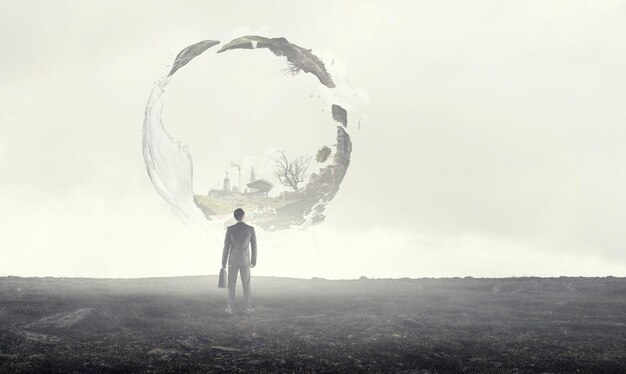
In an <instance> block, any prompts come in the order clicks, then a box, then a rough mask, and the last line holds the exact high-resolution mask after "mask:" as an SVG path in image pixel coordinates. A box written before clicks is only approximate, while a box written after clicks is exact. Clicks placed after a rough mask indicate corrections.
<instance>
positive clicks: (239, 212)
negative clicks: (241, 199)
mask: <svg viewBox="0 0 626 374" xmlns="http://www.w3.org/2000/svg"><path fill="white" fill-rule="evenodd" d="M243 213H244V211H243V209H241V208H237V209H235V212H234V213H233V215H234V216H235V219H236V220H237V221H241V219H242V218H243Z"/></svg>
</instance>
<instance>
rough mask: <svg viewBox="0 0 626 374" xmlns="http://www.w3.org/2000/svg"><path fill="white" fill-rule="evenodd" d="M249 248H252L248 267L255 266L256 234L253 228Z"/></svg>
mask: <svg viewBox="0 0 626 374" xmlns="http://www.w3.org/2000/svg"><path fill="white" fill-rule="evenodd" d="M250 246H251V247H252V258H251V259H250V265H251V266H252V267H255V266H256V233H255V232H254V227H253V228H252V237H251V238H250Z"/></svg>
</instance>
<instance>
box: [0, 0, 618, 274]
mask: <svg viewBox="0 0 626 374" xmlns="http://www.w3.org/2000/svg"><path fill="white" fill-rule="evenodd" d="M247 34H259V35H262V36H268V37H279V36H283V37H285V38H287V39H288V40H289V41H290V42H292V43H295V44H297V45H300V46H302V47H305V48H310V49H312V50H313V52H314V53H316V54H319V55H321V56H336V57H335V63H334V65H333V66H334V67H333V68H334V69H335V74H336V75H335V78H337V79H340V80H342V81H345V80H348V81H349V84H350V85H352V86H353V87H356V88H357V89H359V90H360V92H361V93H362V96H363V98H365V99H364V101H363V102H362V104H363V107H362V108H360V110H361V112H362V114H363V115H365V116H366V117H367V120H366V121H363V124H362V128H361V129H360V130H359V129H357V127H356V123H353V122H350V123H349V127H348V130H349V131H350V134H351V136H352V141H353V153H352V163H351V165H350V169H349V170H348V173H347V174H346V177H345V180H344V182H343V184H342V187H341V189H340V191H339V192H338V194H337V195H336V197H335V199H334V200H333V201H332V202H331V203H330V204H329V205H328V206H327V210H326V213H327V218H326V221H325V222H324V223H322V224H321V225H318V226H315V227H313V228H312V229H310V230H308V231H306V232H304V233H302V234H301V235H299V236H297V237H296V238H293V240H291V239H290V240H291V241H290V243H289V244H288V245H283V246H273V245H272V242H271V241H269V240H266V241H265V242H264V240H263V239H264V238H263V236H262V235H259V260H258V266H257V267H256V268H255V269H254V270H253V274H257V275H276V276H293V277H302V278H308V277H312V276H320V277H327V278H355V277H358V276H360V275H365V276H369V277H424V276H428V277H431V276H433V277H440V276H466V275H471V276H485V277H489V276H496V277H504V276H523V275H529V276H531V275H534V276H558V275H583V276H596V275H597V276H604V275H614V276H626V235H625V234H624V227H626V147H624V144H625V143H626V127H625V126H624V125H625V124H626V105H624V103H625V102H626V70H625V69H624V66H626V48H624V46H626V3H624V2H618V1H585V2H583V1H545V0H542V1H501V0H498V1H473V2H462V1H459V2H451V1H419V2H418V1H392V2H383V1H377V2H372V1H354V2H348V1H342V2H330V1H308V2H294V1H272V2H270V1H255V2H236V1H230V2H217V1H215V2H209V1H197V2H184V3H181V2H174V1H153V2H144V1H130V2H129V1H102V2H99V1H88V2H86V1H6V0H5V1H2V3H1V4H0V50H1V51H2V55H3V58H2V59H0V103H1V110H0V254H1V258H2V261H0V276H2V275H21V276H92V277H144V276H174V275H191V274H215V273H216V272H217V271H218V270H219V266H220V259H221V250H222V245H223V236H221V235H206V234H205V233H199V232H197V231H195V230H193V229H191V228H189V227H188V226H185V225H184V224H183V223H182V222H181V221H179V220H178V218H177V217H176V216H175V215H174V214H173V213H172V211H171V210H170V208H169V207H168V205H167V203H165V201H164V200H162V199H161V197H160V196H159V195H158V193H157V192H156V191H155V189H154V187H153V186H152V185H151V183H150V180H149V178H148V174H147V172H146V170H145V167H144V161H143V158H142V153H141V129H142V125H143V113H144V108H145V104H146V101H147V99H148V95H149V93H150V90H151V88H152V86H153V84H154V82H155V81H156V80H157V79H158V78H159V77H160V76H161V75H163V74H164V73H165V72H167V70H168V69H167V66H168V65H170V64H171V63H172V62H173V60H174V57H175V56H176V54H177V53H178V52H179V51H180V50H181V49H182V48H184V47H186V46H188V45H190V44H193V43H195V42H198V41H200V40H205V39H215V40H220V41H221V42H222V45H223V44H224V43H227V42H228V41H230V40H231V39H233V38H235V37H238V36H243V35H247ZM218 48H219V46H218V47H214V49H210V50H209V51H207V52H205V54H203V55H201V56H200V57H198V58H197V59H195V60H193V61H192V62H191V63H190V64H189V65H188V66H185V67H184V68H182V69H181V70H180V71H179V72H178V73H177V74H176V75H175V76H174V79H173V80H172V82H171V83H170V85H169V86H168V88H167V92H166V96H165V101H164V110H163V120H164V125H165V127H166V128H167V130H168V131H169V132H170V133H171V134H172V135H173V136H174V137H175V138H176V139H178V140H180V141H181V142H183V143H185V144H187V145H188V146H189V149H190V152H191V154H192V156H193V158H194V188H195V192H196V193H206V192H207V191H208V189H209V188H214V187H215V184H216V182H217V181H218V180H219V179H221V178H222V173H223V170H224V166H223V165H224V164H225V163H226V162H227V161H226V160H233V161H235V160H239V161H241V162H244V161H245V160H248V161H250V160H254V159H255V158H259V157H262V156H263V154H264V152H265V151H266V150H267V149H268V148H269V147H276V148H285V149H286V150H287V151H288V152H293V153H298V152H300V153H304V152H311V151H314V150H316V149H318V148H319V147H320V146H321V145H322V144H323V142H324V139H327V138H328V136H329V134H330V136H331V137H332V134H333V133H334V128H333V126H332V125H331V124H329V123H328V122H325V123H323V124H322V123H320V121H321V118H327V116H328V108H326V112H322V111H321V109H324V107H323V106H322V105H321V104H320V101H319V100H318V99H317V98H316V97H313V98H311V97H310V96H309V95H310V93H311V92H315V90H316V89H317V87H318V86H319V82H318V81H317V80H316V78H315V77H314V76H313V75H310V74H301V75H299V76H296V77H290V76H286V75H285V74H283V73H281V72H280V69H282V68H284V66H285V64H284V61H282V60H281V59H279V58H277V57H275V56H273V55H272V54H271V53H270V52H269V51H267V50H258V51H256V50H255V51H229V52H227V53H224V54H219V55H217V54H215V52H216V51H217V49H218ZM326 64H327V65H328V64H329V62H328V61H327V60H326ZM365 104H367V105H365ZM329 129H330V132H329ZM257 176H260V175H258V173H257ZM249 223H250V224H252V225H254V222H249ZM286 235H287V234H286Z"/></svg>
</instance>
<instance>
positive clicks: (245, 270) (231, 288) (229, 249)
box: [222, 208, 256, 314]
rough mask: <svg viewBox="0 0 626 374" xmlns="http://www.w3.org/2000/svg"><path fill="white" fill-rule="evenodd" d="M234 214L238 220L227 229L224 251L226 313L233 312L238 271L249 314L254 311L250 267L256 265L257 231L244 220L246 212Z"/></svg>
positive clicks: (240, 211)
mask: <svg viewBox="0 0 626 374" xmlns="http://www.w3.org/2000/svg"><path fill="white" fill-rule="evenodd" d="M233 215H234V216H235V219H236V220H237V223H235V224H234V225H231V226H228V228H227V229H226V237H225V238H224V251H223V252H222V268H225V267H226V264H227V263H228V291H227V292H228V294H227V298H226V303H227V307H226V313H228V314H232V313H233V310H234V302H235V286H236V285H237V273H239V274H240V275H241V285H242V287H243V300H244V306H245V311H246V313H247V314H249V313H252V312H253V309H252V297H251V294H250V268H251V267H254V266H255V265H256V233H255V232H254V227H252V226H250V225H247V224H246V223H244V222H243V220H244V218H245V216H246V215H245V212H244V211H243V209H241V208H237V209H235V211H234V213H233Z"/></svg>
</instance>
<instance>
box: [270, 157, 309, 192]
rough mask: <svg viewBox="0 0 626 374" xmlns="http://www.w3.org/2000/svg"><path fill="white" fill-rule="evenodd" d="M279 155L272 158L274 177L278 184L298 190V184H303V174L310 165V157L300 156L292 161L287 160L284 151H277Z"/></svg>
mask: <svg viewBox="0 0 626 374" xmlns="http://www.w3.org/2000/svg"><path fill="white" fill-rule="evenodd" d="M278 153H279V155H277V156H275V157H272V161H274V168H275V169H276V177H278V180H279V181H280V183H282V184H283V185H285V186H289V187H291V188H293V189H294V190H298V183H300V182H304V174H305V173H306V171H307V169H308V168H309V164H310V163H311V156H300V157H297V158H296V159H294V160H289V159H288V158H287V156H286V155H285V151H278Z"/></svg>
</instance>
